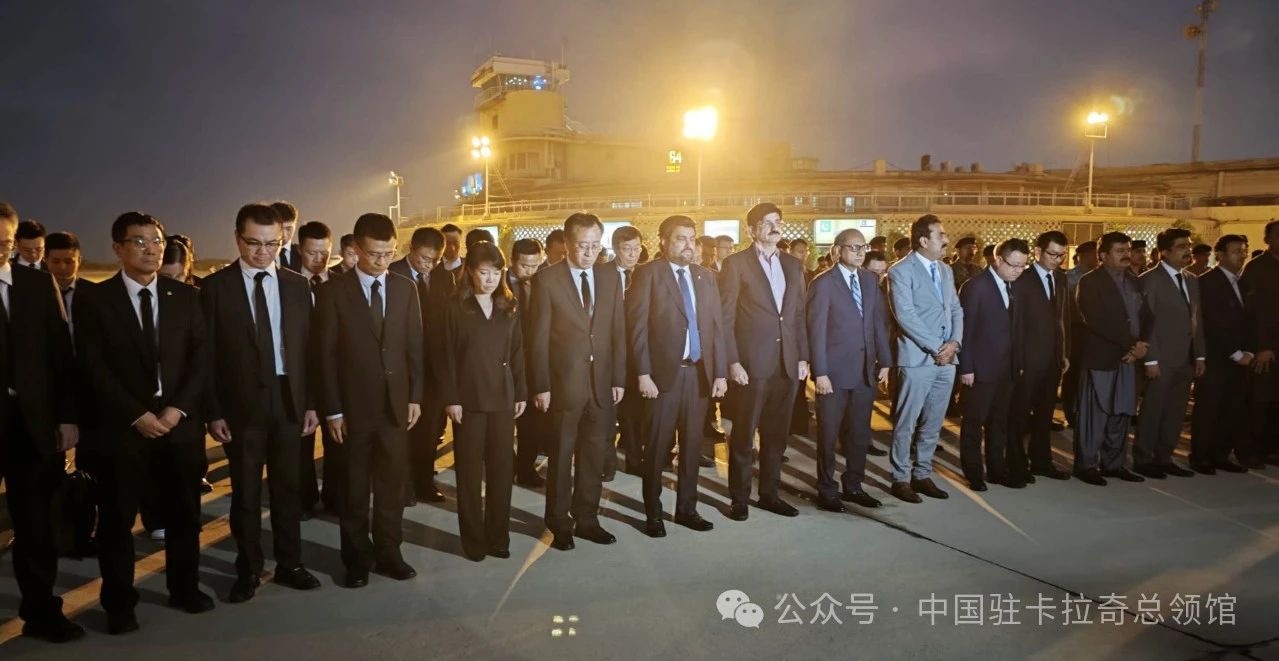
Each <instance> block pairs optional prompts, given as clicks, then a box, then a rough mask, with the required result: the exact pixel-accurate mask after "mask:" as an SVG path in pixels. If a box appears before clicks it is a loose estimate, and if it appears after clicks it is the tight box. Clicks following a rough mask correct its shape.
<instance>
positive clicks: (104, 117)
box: [0, 0, 1279, 259]
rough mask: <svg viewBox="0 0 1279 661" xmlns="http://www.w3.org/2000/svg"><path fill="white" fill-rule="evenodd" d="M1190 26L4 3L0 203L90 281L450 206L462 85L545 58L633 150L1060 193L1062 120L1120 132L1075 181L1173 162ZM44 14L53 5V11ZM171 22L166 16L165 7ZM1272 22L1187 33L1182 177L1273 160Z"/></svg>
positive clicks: (1031, 12) (1249, 15) (1153, 4)
mask: <svg viewBox="0 0 1279 661" xmlns="http://www.w3.org/2000/svg"><path fill="white" fill-rule="evenodd" d="M1195 4H1196V2H1194V1H1193V0H1126V1H1125V2H1113V0H1096V1H1094V0H1088V1H1083V0H1074V1H1072V2H1042V1H1041V2H1031V1H1010V2H977V1H972V0H950V1H938V2H931V1H924V0H901V1H894V2H887V1H885V2H834V1H828V2H811V1H802V2H801V1H796V0H791V1H788V2H738V1H724V2H688V1H687V0H683V1H680V2H621V1H618V0H611V1H609V0H603V1H598V2H584V1H583V2H543V1H540V0H525V1H511V2H465V3H460V2H459V3H452V2H433V1H417V2H408V1H401V2H377V1H370V2H360V3H355V2H305V3H301V2H299V3H285V2H270V3H267V2H262V3H248V2H229V1H228V2H195V1H190V2H82V3H76V2H65V3H49V2H28V1H26V0H7V1H6V2H4V3H2V4H0V26H4V27H3V34H4V41H3V44H4V45H3V47H2V48H3V50H2V51H0V53H2V55H0V136H3V139H2V141H0V144H3V156H2V157H0V199H6V200H8V201H10V202H12V203H13V204H14V206H16V207H17V208H18V211H19V212H20V213H21V214H22V216H23V217H24V218H36V219H39V220H41V221H43V222H44V223H45V224H46V225H47V226H48V227H49V228H50V230H51V231H54V230H59V229H71V230H74V231H76V232H78V233H79V234H80V235H81V240H82V241H83V242H84V244H85V252H86V256H87V257H89V258H98V259H102V258H106V257H108V256H109V254H110V251H109V237H108V230H107V228H108V227H109V224H110V221H111V220H112V219H114V218H115V216H116V215H118V214H120V213H121V212H123V211H126V210H133V209H136V210H142V211H146V212H149V213H152V214H154V215H156V216H158V217H160V218H161V220H163V221H164V222H165V223H166V225H167V227H168V229H169V230H170V231H171V232H182V233H186V234H190V235H192V236H193V237H194V238H195V240H196V244H197V245H196V247H197V252H198V253H199V255H200V256H201V257H214V256H231V255H233V254H234V247H233V243H232V222H233V219H234V214H235V211H236V209H237V208H238V207H239V206H240V205H241V204H243V203H245V202H248V201H255V200H274V199H279V198H284V199H288V200H291V201H293V202H294V203H296V204H297V205H298V206H299V208H300V209H301V211H302V216H303V219H304V220H322V221H325V222H327V223H329V225H330V226H331V227H333V228H334V230H335V232H337V233H343V232H346V231H349V227H350V225H351V223H352V222H353V221H354V219H355V217H356V216H357V215H359V214H360V213H361V212H364V211H381V212H383V213H385V212H386V208H387V205H388V204H391V203H393V199H392V197H393V193H392V191H391V189H390V187H389V186H388V185H387V184H386V176H387V171H388V170H391V169H394V170H396V171H398V172H399V173H401V174H402V175H403V176H404V177H405V180H406V182H405V188H404V193H405V195H406V196H407V199H406V200H405V210H406V212H414V213H415V212H418V211H420V210H423V209H433V208H434V207H435V206H436V205H439V204H448V203H450V202H451V201H452V198H451V195H450V192H451V190H452V189H453V188H454V187H455V186H456V185H457V184H458V182H459V180H460V179H461V178H462V177H463V176H464V175H465V173H466V172H467V171H468V170H469V169H470V162H469V157H468V151H467V150H468V146H467V145H466V140H467V138H468V137H469V133H468V130H467V127H468V121H469V119H470V117H471V103H472V97H473V94H474V90H472V89H471V88H470V86H469V77H470V74H471V72H472V71H473V70H474V69H475V67H476V66H478V65H479V64H480V63H481V62H482V61H483V60H484V59H485V58H486V57H488V56H489V55H491V54H494V53H501V54H504V55H511V56H516V57H538V58H547V59H557V58H558V57H559V55H560V52H561V48H563V50H564V53H565V55H566V62H567V65H568V66H569V68H570V69H571V70H572V77H573V80H572V82H570V83H569V84H568V85H567V86H566V87H565V94H566V97H567V100H568V113H569V116H570V117H571V118H572V119H573V120H575V121H577V122H580V124H581V125H583V126H585V127H586V128H588V129H589V130H590V131H593V132H601V133H610V134H616V135H651V132H652V131H653V127H654V126H655V125H661V126H665V125H667V124H670V125H672V126H674V125H675V123H676V122H678V117H679V115H680V114H682V112H683V110H684V109H685V108H686V107H688V105H689V104H690V103H692V102H695V101H698V100H699V99H703V98H706V97H707V96H708V95H710V96H714V97H715V98H716V99H718V100H719V103H720V104H721V118H722V120H721V121H722V122H723V123H724V124H725V125H726V126H728V127H732V129H733V130H736V131H742V132H751V133H754V134H758V135H760V136H762V137H766V138H770V139H776V140H784V141H789V142H790V143H791V144H792V151H793V153H794V154H796V155H812V156H816V157H819V158H820V159H821V165H820V167H821V168H822V169H839V168H851V167H863V166H865V165H866V164H867V163H868V162H869V161H871V160H872V159H874V158H877V157H883V158H887V159H888V160H889V162H890V163H893V164H895V165H897V166H901V167H906V168H912V169H913V168H916V167H918V162H919V155H920V154H922V153H925V152H928V153H931V154H932V155H933V161H934V163H936V162H938V161H941V160H943V159H946V160H951V161H953V162H955V163H956V164H967V163H969V162H972V161H980V162H982V163H983V164H984V165H985V167H986V168H987V169H988V170H992V171H1001V170H1006V169H1008V168H1009V167H1010V166H1011V164H1012V163H1014V162H1017V161H1028V162H1040V163H1044V164H1045V165H1047V166H1049V167H1070V166H1072V165H1074V164H1075V163H1076V162H1077V161H1078V159H1079V158H1080V156H1081V154H1084V153H1085V151H1084V150H1085V146H1084V141H1083V139H1082V138H1081V137H1080V135H1079V133H1080V130H1079V126H1078V125H1077V123H1078V121H1079V119H1080V117H1082V115H1083V114H1084V113H1085V112H1086V110H1087V108H1088V107H1089V106H1090V105H1092V104H1103V103H1104V104H1109V105H1110V107H1111V108H1112V109H1113V108H1115V107H1116V106H1118V107H1120V108H1121V109H1122V111H1123V114H1122V115H1121V116H1119V117H1118V118H1117V119H1116V121H1115V122H1114V123H1113V125H1112V127H1111V133H1112V138H1111V139H1110V140H1109V141H1108V142H1107V143H1105V144H1104V145H1103V146H1101V147H1099V149H1098V162H1099V164H1102V165H1110V164H1138V163H1152V162H1178V161H1187V160H1189V155H1190V127H1191V124H1192V107H1193V105H1192V100H1193V93H1194V73H1195V57H1196V55H1195V53H1196V51H1195V46H1194V42H1191V41H1187V40H1186V39H1184V38H1183V37H1182V36H1181V29H1182V27H1183V26H1184V25H1185V24H1187V23H1191V22H1194V21H1195V20H1196V17H1195V16H1194V14H1193V11H1192V9H1193V7H1194V5H1195ZM53 5H57V6H56V7H55V6H53ZM179 5H181V6H179ZM1277 37H1279V2H1275V1H1273V0H1222V1H1221V8H1220V10H1219V11H1218V12H1217V13H1216V14H1214V15H1213V17H1212V22H1211V24H1210V27H1209V50H1208V88H1207V100H1206V104H1205V127H1204V137H1203V147H1202V157H1203V158H1204V159H1205V160H1213V159H1228V158H1246V157H1263V156H1277V155H1279V121H1276V118H1277V117H1279V114H1277V109H1279V38H1277Z"/></svg>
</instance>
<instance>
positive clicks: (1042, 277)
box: [1031, 262, 1060, 301]
mask: <svg viewBox="0 0 1279 661" xmlns="http://www.w3.org/2000/svg"><path fill="white" fill-rule="evenodd" d="M1031 265H1032V266H1033V267H1034V269H1035V273H1036V274H1037V275H1038V276H1039V286H1040V287H1042V288H1043V290H1044V296H1046V297H1047V298H1048V300H1050V301H1051V300H1053V294H1054V293H1060V292H1053V291H1050V290H1049V289H1048V277H1049V276H1051V275H1052V272H1051V271H1045V270H1044V267H1042V266H1040V265H1039V262H1031ZM1056 286H1057V281H1056V280H1055V279H1054V280H1053V287H1056Z"/></svg>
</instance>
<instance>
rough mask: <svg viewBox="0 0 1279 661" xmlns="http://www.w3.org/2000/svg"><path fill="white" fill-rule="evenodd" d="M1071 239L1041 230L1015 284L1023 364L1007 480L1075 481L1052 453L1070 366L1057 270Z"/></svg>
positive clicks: (1018, 352) (1062, 282) (1061, 277)
mask: <svg viewBox="0 0 1279 661" xmlns="http://www.w3.org/2000/svg"><path fill="white" fill-rule="evenodd" d="M1067 240H1068V239H1067V238H1066V235H1065V234H1062V233H1061V232H1058V231H1056V230H1053V231H1050V232H1044V233H1043V234H1040V235H1039V237H1038V238H1037V239H1035V261H1034V263H1032V264H1031V266H1030V268H1028V269H1026V270H1025V272H1023V273H1022V274H1021V277H1019V278H1017V281H1016V282H1014V283H1013V297H1014V298H1015V299H1016V300H1017V305H1016V306H1014V307H1013V327H1012V335H1013V351H1014V352H1015V353H1014V355H1013V364H1014V365H1016V366H1017V368H1018V369H1017V373H1016V375H1015V380H1014V383H1013V395H1012V404H1011V405H1010V407H1009V409H1008V410H1009V416H1008V471H1009V473H1008V479H1010V480H1012V481H1013V482H1023V483H1030V482H1034V481H1035V477H1034V476H1035V475H1042V476H1044V477H1048V478H1051V479H1054V480H1066V479H1070V473H1068V472H1066V471H1064V470H1062V469H1060V468H1057V467H1056V466H1054V465H1053V455H1052V422H1053V411H1054V410H1055V409H1056V407H1057V383H1058V382H1059V381H1060V380H1061V373H1062V371H1064V370H1065V369H1066V368H1067V367H1069V366H1070V360H1069V359H1068V358H1067V356H1069V355H1070V333H1069V326H1070V322H1069V321H1068V319H1069V316H1068V315H1069V311H1068V306H1067V303H1068V298H1067V296H1066V289H1067V288H1066V274H1065V273H1062V272H1061V271H1059V270H1058V267H1060V266H1061V262H1062V260H1063V259H1064V258H1065V257H1066V242H1067ZM1027 435H1029V436H1030V438H1029V439H1027V438H1026V437H1027ZM1027 442H1029V449H1030V451H1029V453H1028V452H1027ZM1028 454H1029V459H1027V455H1028Z"/></svg>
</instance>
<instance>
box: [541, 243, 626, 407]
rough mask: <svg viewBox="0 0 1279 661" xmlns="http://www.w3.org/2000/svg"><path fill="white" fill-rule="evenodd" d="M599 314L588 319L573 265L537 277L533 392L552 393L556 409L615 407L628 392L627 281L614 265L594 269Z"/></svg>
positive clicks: (562, 265) (565, 263)
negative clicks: (618, 393)
mask: <svg viewBox="0 0 1279 661" xmlns="http://www.w3.org/2000/svg"><path fill="white" fill-rule="evenodd" d="M592 273H593V274H594V275H593V277H594V279H595V291H593V292H592V296H593V297H594V301H595V314H594V315H593V316H591V317H587V316H586V312H585V311H584V310H582V299H581V297H580V296H579V295H578V293H577V285H576V284H575V283H574V282H573V276H572V274H571V273H570V271H569V267H568V260H564V261H561V262H558V263H556V264H555V265H554V266H548V267H547V268H545V269H542V270H541V271H538V272H537V275H534V276H533V292H532V298H533V300H532V301H531V302H532V304H533V305H532V309H531V310H530V311H529V320H530V321H531V322H532V326H533V329H532V333H531V335H530V337H531V339H532V342H531V343H530V345H529V346H528V347H527V351H528V360H527V363H528V389H529V392H530V393H533V394H534V395H536V394H538V393H543V392H548V391H549V392H550V393H551V409H553V410H573V409H576V408H579V407H581V406H584V405H586V403H587V402H588V401H591V400H594V401H595V404H596V406H611V405H612V402H613V392H612V389H613V388H624V387H626V330H625V329H626V318H625V315H624V314H623V308H622V279H621V278H620V277H618V275H617V269H616V268H614V267H613V265H612V264H600V265H596V266H593V267H592Z"/></svg>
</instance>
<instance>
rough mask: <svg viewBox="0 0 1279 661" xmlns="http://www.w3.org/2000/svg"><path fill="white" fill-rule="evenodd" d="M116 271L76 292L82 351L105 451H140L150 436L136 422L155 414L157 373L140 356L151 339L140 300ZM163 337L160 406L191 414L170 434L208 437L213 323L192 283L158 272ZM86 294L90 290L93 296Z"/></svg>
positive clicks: (159, 327)
mask: <svg viewBox="0 0 1279 661" xmlns="http://www.w3.org/2000/svg"><path fill="white" fill-rule="evenodd" d="M124 278H125V276H124V274H123V273H121V272H117V273H116V274H115V275H114V276H112V277H111V278H109V279H107V280H105V281H103V282H101V283H99V284H98V285H96V286H94V287H92V288H90V289H87V290H84V291H78V292H76V300H75V327H76V333H75V342H76V355H77V356H78V357H79V358H80V360H81V361H82V363H83V365H84V368H85V371H86V372H87V373H88V376H89V380H90V381H91V382H92V384H93V394H94V399H95V404H96V406H97V417H98V425H99V427H100V432H101V433H100V435H99V439H100V442H101V447H100V448H95V449H96V450H100V451H102V452H103V453H108V454H111V453H118V452H127V451H132V450H136V449H138V448H139V447H141V445H142V444H143V443H146V442H149V441H148V440H147V439H144V438H143V437H142V435H141V434H138V433H137V431H136V430H135V429H134V428H133V423H134V421H136V420H137V419H138V418H140V417H142V415H143V414H144V413H147V412H148V411H150V412H153V413H154V412H155V411H154V406H153V403H152V400H153V398H154V396H155V390H156V379H155V372H154V371H153V370H152V369H151V368H150V367H149V366H147V364H146V362H145V361H143V360H141V359H140V358H141V357H142V356H144V355H145V353H144V352H145V351H146V340H145V339H144V337H143V335H142V324H141V322H140V321H139V320H138V315H137V313H135V312H134V311H133V301H132V300H131V299H130V297H129V292H128V290H127V289H125V286H124ZM156 280H157V283H158V284H157V285H156V289H157V292H158V299H159V300H158V301H157V305H158V306H159V310H158V314H159V317H160V323H159V324H158V325H157V326H156V334H157V335H158V336H159V338H160V348H159V352H158V354H157V356H158V358H159V362H160V384H161V389H162V391H163V393H162V395H161V397H160V407H161V408H163V407H168V406H172V407H175V408H177V409H178V410H180V411H182V412H184V413H186V416H185V417H184V418H183V420H182V422H181V423H180V424H179V425H178V426H177V428H175V429H174V430H173V431H172V432H170V433H169V436H168V438H169V439H171V440H174V441H188V442H200V441H201V440H202V439H203V438H204V421H205V419H206V418H205V414H204V413H205V412H204V401H205V388H206V386H207V384H208V380H209V378H208V370H209V368H210V360H209V353H208V350H209V348H208V341H207V334H208V330H207V329H208V327H207V326H206V324H205V321H204V311H203V309H202V308H201V306H200V296H199V293H198V292H197V291H196V289H195V288H194V287H192V286H190V285H187V284H184V283H181V282H177V281H175V280H170V279H169V278H165V277H160V276H156ZM86 294H88V295H87V296H86Z"/></svg>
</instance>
